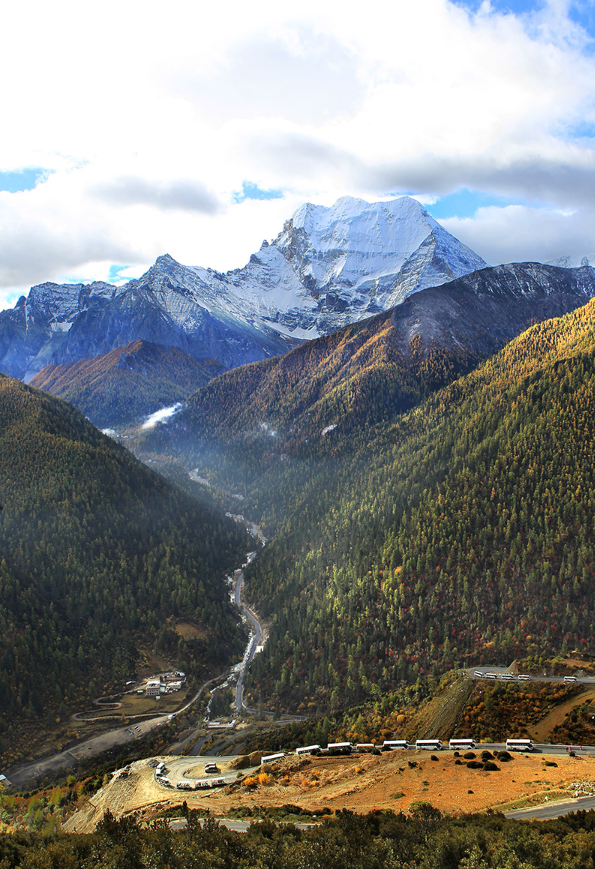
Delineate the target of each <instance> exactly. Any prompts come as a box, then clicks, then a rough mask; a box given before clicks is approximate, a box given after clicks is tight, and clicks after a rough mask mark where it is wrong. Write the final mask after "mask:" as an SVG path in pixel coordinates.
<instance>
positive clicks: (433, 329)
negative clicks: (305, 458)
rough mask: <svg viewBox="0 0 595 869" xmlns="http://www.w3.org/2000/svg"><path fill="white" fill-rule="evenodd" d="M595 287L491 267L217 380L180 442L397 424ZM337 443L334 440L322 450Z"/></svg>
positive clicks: (546, 273)
mask: <svg viewBox="0 0 595 869" xmlns="http://www.w3.org/2000/svg"><path fill="white" fill-rule="evenodd" d="M594 294H595V269H592V268H589V267H584V268H580V269H561V268H556V267H554V266H543V265H540V264H537V263H520V264H519V263H516V264H512V265H507V266H496V267H494V268H485V269H482V270H480V271H477V272H473V273H472V274H470V275H466V276H464V277H462V278H459V279H457V280H455V281H452V282H450V283H448V284H444V285H442V286H440V287H433V288H429V289H425V290H421V291H418V292H417V293H415V294H413V295H412V296H410V297H409V298H408V299H406V300H405V301H404V302H403V303H402V304H400V305H398V306H397V307H395V308H392V309H391V310H390V311H388V312H386V313H383V314H379V315H377V316H376V317H373V318H371V319H369V320H365V321H363V322H360V323H356V324H353V325H351V326H347V327H345V328H343V329H340V330H338V331H337V332H334V333H333V334H331V335H327V336H325V337H323V338H319V339H318V340H316V341H310V342H308V343H307V344H304V345H303V346H301V347H298V348H296V349H295V350H293V351H292V352H290V353H288V354H287V355H285V356H283V357H281V358H275V359H268V360H265V361H263V362H259V363H254V364H252V365H248V366H243V367H241V368H237V369H234V370H233V371H230V372H228V373H226V374H225V375H223V376H222V377H219V378H217V379H215V380H213V381H212V382H211V383H210V384H208V385H207V386H206V387H205V388H203V389H202V390H200V391H199V392H198V393H197V394H196V395H194V396H192V397H191V399H190V400H189V408H188V412H187V413H185V414H183V415H182V416H180V418H179V419H178V420H177V423H178V425H177V427H173V429H172V431H173V434H172V436H171V438H170V443H171V447H170V448H171V449H173V450H176V449H179V447H180V445H181V443H182V442H183V444H184V448H185V449H188V450H189V451H190V452H192V450H193V446H194V449H195V451H196V454H197V455H199V454H200V450H201V448H202V447H203V446H204V443H205V441H209V440H213V439H214V440H220V441H221V442H223V443H224V444H230V443H232V442H238V443H240V442H244V441H245V440H246V438H248V439H250V440H253V439H254V438H260V439H261V440H263V441H264V442H268V447H267V449H268V450H277V452H282V451H288V450H289V451H294V450H295V449H296V448H297V447H299V446H300V445H303V444H304V442H306V441H309V442H310V443H312V441H320V439H321V438H324V437H325V436H326V435H327V434H328V433H329V432H328V431H326V430H327V429H328V427H329V426H332V427H333V429H332V430H333V431H335V429H336V432H335V433H334V434H333V440H336V439H337V437H340V436H344V435H346V434H349V433H350V432H351V431H352V430H353V429H355V428H358V427H361V426H362V425H364V426H367V425H370V424H373V423H377V422H381V423H386V422H387V421H388V420H390V419H393V418H394V417H395V416H396V415H398V414H399V413H402V412H403V411H404V410H408V409H409V408H411V407H414V406H415V405H416V404H418V403H419V401H421V400H422V399H423V398H424V397H426V396H427V395H429V394H431V393H432V392H433V391H435V390H436V389H438V388H439V387H441V386H444V385H446V384H447V383H449V382H450V381H452V380H453V379H455V378H456V377H457V376H459V375H460V374H462V373H465V372H467V371H469V370H471V368H473V367H475V365H477V364H478V362H480V361H481V360H483V359H485V358H487V357H488V356H491V355H492V354H493V353H495V352H496V351H498V350H500V349H501V348H502V347H503V346H504V345H505V344H506V343H507V342H508V341H510V340H511V339H512V338H514V337H516V336H517V335H519V334H520V333H521V332H522V331H523V330H524V329H526V328H527V327H528V326H529V325H531V323H535V322H539V321H541V320H544V319H548V318H550V317H553V316H559V315H560V314H564V313H566V312H568V311H571V310H574V309H575V308H577V307H579V306H580V305H583V304H584V303H585V302H587V301H588V300H589V299H590V298H592V297H593V295H594ZM272 432H274V433H275V437H274V438H273V437H272V436H271V435H272ZM162 434H165V433H162ZM328 440H329V439H328V438H327V442H328ZM164 448H165V449H167V446H164V444H163V443H161V444H160V446H159V449H164ZM327 451H328V443H325V444H324V446H322V447H321V453H323V454H324V453H325V452H327Z"/></svg>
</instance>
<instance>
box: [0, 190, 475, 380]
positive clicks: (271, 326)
mask: <svg viewBox="0 0 595 869" xmlns="http://www.w3.org/2000/svg"><path fill="white" fill-rule="evenodd" d="M485 266H486V263H485V262H484V260H483V259H481V257H479V256H477V254H475V253H473V251H471V250H470V249H469V248H467V247H466V246H465V245H463V244H462V243H461V242H459V241H458V240H457V239H456V238H454V236H452V235H450V233H448V232H447V231H446V230H444V229H443V228H442V227H441V226H440V225H439V224H438V223H437V222H436V221H435V220H434V219H433V218H432V217H431V216H430V215H429V214H428V213H427V212H426V211H425V210H424V209H423V207H422V206H421V205H420V204H419V202H417V201H416V200H414V199H410V198H409V197H402V198H400V199H394V200H391V201H386V202H376V203H368V202H366V201H364V200H362V199H355V198H353V197H349V196H345V197H342V198H341V199H339V200H337V202H336V203H335V204H334V205H333V206H331V207H326V206H322V205H313V204H311V203H307V204H305V205H303V206H301V207H300V208H299V209H298V210H297V211H296V212H295V214H294V215H293V217H292V218H291V219H290V220H288V221H286V222H285V224H284V226H283V229H282V231H281V232H280V233H279V235H278V236H277V238H275V239H274V240H273V241H271V242H270V243H269V242H267V241H265V242H263V244H262V246H261V248H260V250H259V251H258V252H257V253H255V254H253V255H252V256H251V257H250V261H249V262H248V263H247V264H246V265H245V266H244V267H243V268H241V269H235V270H233V271H229V272H226V273H221V272H218V271H215V270H213V269H209V268H204V267H200V266H194V267H192V266H184V265H181V264H180V263H178V262H176V261H175V260H174V259H173V258H172V257H171V256H169V255H167V254H166V255H164V256H160V257H159V258H158V259H157V260H156V262H155V264H154V265H153V266H151V268H150V269H149V270H148V271H147V272H146V273H145V274H144V275H143V276H142V277H140V278H138V279H136V280H132V281H129V282H128V283H127V284H124V285H123V286H120V287H115V286H112V285H111V284H106V283H102V282H95V283H92V284H62V285H58V284H51V283H44V284H40V285H38V286H36V287H33V288H32V289H31V291H30V293H29V295H28V297H27V298H26V299H25V298H24V297H22V298H21V299H19V301H18V302H17V305H16V306H15V308H14V309H12V311H4V312H1V313H0V370H4V371H5V372H6V373H9V374H13V375H15V376H19V377H25V378H26V379H28V378H29V377H31V376H32V375H33V374H34V373H35V372H36V371H39V370H40V369H41V368H42V367H43V366H44V365H46V364H47V363H48V362H49V361H50V360H51V361H54V362H66V361H71V360H74V359H79V358H82V357H84V356H95V355H99V354H100V353H105V352H108V351H109V350H111V349H113V348H114V347H117V346H123V345H124V344H126V343H128V342H129V341H132V340H137V339H143V340H148V341H152V342H155V343H162V344H164V345H165V346H172V345H173V346H178V347H180V349H182V350H184V351H185V352H188V353H190V354H191V355H193V356H195V357H196V358H214V359H216V360H218V361H219V362H221V363H222V364H224V365H226V366H227V367H233V366H235V365H239V364H243V363H245V362H251V361H255V360H256V359H262V358H263V357H265V356H270V355H277V354H279V353H283V352H285V351H286V350H288V349H290V348H291V347H292V346H295V344H296V343H299V342H300V341H302V340H305V339H310V338H316V337H319V336H320V335H324V334H328V333H329V332H332V331H334V330H335V329H337V328H339V327H340V326H343V325H347V324H348V323H352V322H354V321H357V320H361V319H363V318H364V317H368V316H371V315H372V314H375V313H379V312H381V311H384V310H387V309H388V308H390V307H393V306H394V305H396V304H399V303H400V302H402V301H403V300H404V299H406V298H407V297H408V296H409V295H411V294H412V293H415V292H417V291H419V290H422V289H425V288H427V287H430V286H438V285H440V284H443V283H445V282H447V281H450V280H453V279H454V278H457V277H460V276H462V275H465V274H468V273H469V272H473V271H476V270H477V269H482V268H484V267H485Z"/></svg>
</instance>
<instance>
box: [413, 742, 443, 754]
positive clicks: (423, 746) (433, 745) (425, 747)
mask: <svg viewBox="0 0 595 869" xmlns="http://www.w3.org/2000/svg"><path fill="white" fill-rule="evenodd" d="M415 747H416V749H417V751H440V749H441V748H442V747H443V746H442V743H441V742H440V740H439V739H416V740H415Z"/></svg>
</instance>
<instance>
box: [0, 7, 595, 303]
mask: <svg viewBox="0 0 595 869" xmlns="http://www.w3.org/2000/svg"><path fill="white" fill-rule="evenodd" d="M594 6H595V4H594V3H593V2H592V0H589V2H585V3H581V2H578V0H577V2H573V3H569V2H566V0H545V2H543V3H531V2H525V0H513V2H504V0H494V2H492V3H491V5H490V4H487V3H483V4H480V3H479V2H476V0H467V2H463V0H458V2H456V3H455V2H452V0H417V2H416V3H411V2H410V0H367V3H366V6H365V14H363V11H362V8H361V7H360V6H355V5H354V6H353V7H352V6H349V5H346V4H345V3H344V2H342V0H341V2H340V0H325V2H324V3H320V0H301V2H300V4H289V5H288V4H279V3H278V2H277V0H254V2H253V3H252V4H246V3H244V2H240V0H229V2H228V3H227V4H225V5H215V4H210V5H205V4H196V3H195V2H192V0H173V2H172V4H170V6H168V8H167V11H166V12H165V10H164V7H163V5H162V4H158V3H157V2H156V0H142V2H141V0H128V2H127V3H126V4H119V3H118V2H116V0H104V3H103V4H102V15H101V16H97V15H96V14H95V8H94V7H93V6H92V5H91V6H85V7H82V6H80V5H77V6H76V7H75V6H74V0H55V3H53V4H51V5H49V6H48V5H46V6H43V5H41V6H40V5H39V4H38V3H35V5H34V4H33V3H32V2H31V0H23V2H22V3H20V4H11V6H10V7H9V8H8V10H7V13H6V16H5V20H4V21H3V24H4V26H5V29H6V31H7V32H10V33H11V39H10V40H7V41H6V44H5V45H4V46H3V51H2V53H1V54H0V76H1V77H2V80H3V81H5V82H10V87H5V88H3V89H1V90H0V111H1V116H2V117H3V118H4V119H5V124H4V128H3V136H2V138H1V140H0V230H1V232H0V307H2V306H3V305H7V304H9V303H10V301H11V300H13V299H14V297H15V294H16V295H18V294H20V293H22V292H27V290H28V288H29V287H30V286H31V285H32V284H34V283H39V282H42V281H45V280H54V281H60V280H64V279H69V280H76V281H81V280H113V281H121V280H124V279H127V278H130V277H134V276H136V275H138V274H141V273H142V271H143V270H146V269H147V268H148V267H150V265H151V264H152V263H153V262H154V261H155V259H156V258H157V256H159V255H161V254H163V253H170V254H171V255H172V256H173V257H174V258H175V259H177V260H179V261H180V262H183V263H186V264H188V265H202V266H206V267H212V268H215V269H218V270H221V271H226V270H228V269H233V268H237V267H241V266H242V265H244V264H245V263H246V262H247V261H248V259H249V257H250V255H251V253H253V252H254V251H256V250H258V249H259V248H260V245H261V243H262V240H263V239H271V238H274V237H275V236H276V235H277V234H278V233H279V231H280V230H281V228H282V226H283V223H284V221H285V220H287V219H288V218H289V217H291V215H292V213H293V212H294V211H295V210H296V209H297V208H298V207H299V206H300V205H302V204H303V203H304V202H307V201H311V202H316V203H320V204H323V205H331V204H332V203H333V202H334V201H335V200H336V199H337V198H339V197H340V196H343V195H346V194H348V195H353V196H358V197H361V198H363V199H368V200H369V201H374V200H379V199H383V198H386V197H388V196H389V195H390V193H391V192H393V193H394V192H397V193H399V192H402V193H410V194H413V195H416V196H418V197H419V199H420V201H422V202H423V203H424V204H425V205H426V207H427V208H428V210H429V211H430V212H431V213H432V214H433V215H434V216H435V217H436V218H437V219H439V220H440V221H441V222H443V224H444V225H445V226H446V228H447V229H449V230H450V231H451V232H453V233H454V234H455V235H457V236H458V237H459V238H460V239H461V240H462V241H463V242H464V243H466V244H468V245H469V246H470V247H472V248H473V249H474V250H476V251H477V252H478V253H479V254H480V255H481V256H483V257H484V258H485V259H486V260H487V261H488V262H504V261H506V262H508V261H512V260H527V259H531V260H542V261H548V260H551V259H555V258H557V257H559V256H563V255H571V256H573V257H578V258H579V259H580V257H581V256H584V255H587V256H591V255H593V254H594V253H595V193H593V191H595V53H594V51H593V47H594V36H595V11H594ZM73 10H74V11H76V14H73ZM114 20H117V21H118V27H117V28H114V27H113V21H114ZM378 22H382V26H381V27H379V26H378ZM197 34H198V35H199V37H197ZM106 45H109V46H110V53H111V55H112V56H113V57H117V58H118V62H117V63H111V62H105V63H104V62H100V63H99V62H94V61H91V60H90V59H92V58H104V57H105V46H106ZM25 191H26V192H25ZM430 203H431V204H430Z"/></svg>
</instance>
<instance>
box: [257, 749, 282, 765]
mask: <svg viewBox="0 0 595 869" xmlns="http://www.w3.org/2000/svg"><path fill="white" fill-rule="evenodd" d="M284 757H285V755H284V754H283V752H282V751H280V752H278V753H277V754H265V755H264V757H261V758H260V762H261V763H273V761H275V760H282V758H284Z"/></svg>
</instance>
